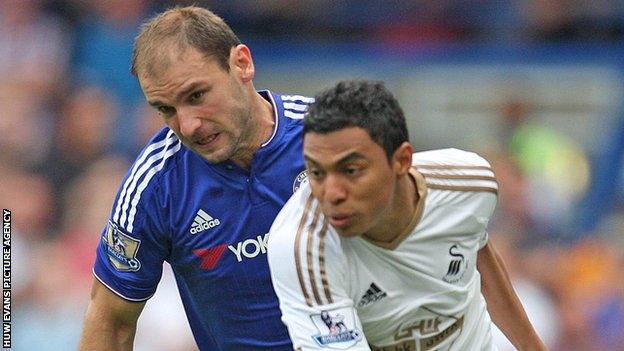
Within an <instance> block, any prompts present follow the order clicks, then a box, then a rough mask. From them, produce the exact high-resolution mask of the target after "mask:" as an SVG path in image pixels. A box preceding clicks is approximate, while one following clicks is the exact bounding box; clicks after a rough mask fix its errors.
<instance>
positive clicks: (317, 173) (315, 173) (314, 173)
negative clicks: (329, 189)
mask: <svg viewBox="0 0 624 351" xmlns="http://www.w3.org/2000/svg"><path fill="white" fill-rule="evenodd" d="M308 174H309V176H310V178H312V179H321V178H322V177H323V172H322V171H321V170H319V169H318V168H308Z"/></svg>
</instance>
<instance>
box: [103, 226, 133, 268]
mask: <svg viewBox="0 0 624 351" xmlns="http://www.w3.org/2000/svg"><path fill="white" fill-rule="evenodd" d="M102 245H103V246H104V249H105V250H106V254H107V255H108V260H109V261H110V263H111V264H112V265H113V266H114V267H115V269H116V270H118V271H121V272H136V271H138V270H139V269H140V268H141V262H139V260H137V258H136V254H137V252H138V251H139V246H140V245H141V240H139V239H135V238H133V237H131V236H130V235H128V234H126V233H124V232H123V231H121V229H119V228H118V227H117V226H116V225H115V224H114V223H112V222H110V221H109V222H108V226H107V228H106V232H105V233H104V235H103V236H102Z"/></svg>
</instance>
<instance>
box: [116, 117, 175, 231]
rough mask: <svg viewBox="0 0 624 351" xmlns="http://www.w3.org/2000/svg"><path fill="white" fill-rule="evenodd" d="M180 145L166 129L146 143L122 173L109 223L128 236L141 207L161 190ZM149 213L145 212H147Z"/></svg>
mask: <svg viewBox="0 0 624 351" xmlns="http://www.w3.org/2000/svg"><path fill="white" fill-rule="evenodd" d="M183 148H184V147H183V145H182V143H181V142H180V140H179V139H178V138H177V137H176V135H175V134H174V133H173V131H171V130H170V129H169V128H163V129H162V130H160V131H159V132H158V133H157V134H156V135H154V137H153V138H152V139H151V140H150V141H149V142H148V144H147V145H146V146H145V147H144V148H143V150H142V151H141V152H140V153H139V155H138V156H137V158H136V159H135V161H134V163H133V164H132V166H131V167H130V169H129V170H128V172H127V173H126V175H125V177H124V180H123V181H122V183H121V186H120V188H119V190H118V193H117V196H116V198H115V203H114V206H113V211H112V215H111V221H112V222H113V223H114V224H116V225H117V226H119V227H120V228H124V229H125V230H127V231H128V232H132V231H133V228H134V227H135V226H136V219H137V217H140V216H141V214H142V211H138V209H139V208H142V209H146V208H147V206H146V205H145V204H146V203H147V202H149V201H150V199H151V198H153V196H154V195H155V194H156V193H157V192H158V190H166V189H161V186H162V184H163V182H161V181H159V179H160V178H161V177H163V175H165V174H167V173H168V172H169V171H170V170H171V169H172V168H174V167H175V166H176V165H177V164H178V157H179V156H180V153H181V151H183ZM147 210H149V208H147ZM138 212H139V213H138Z"/></svg>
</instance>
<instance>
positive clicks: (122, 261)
mask: <svg viewBox="0 0 624 351" xmlns="http://www.w3.org/2000/svg"><path fill="white" fill-rule="evenodd" d="M173 141H174V140H173V139H172V138H169V139H167V140H164V141H163V142H161V143H160V144H158V143H155V144H153V146H150V148H147V149H146V150H145V151H144V154H143V156H142V157H141V158H139V159H138V160H137V161H136V162H135V165H134V166H133V168H132V169H131V170H130V171H129V172H128V174H127V175H126V178H125V179H124V181H123V183H122V186H121V187H120V189H119V192H118V194H117V197H116V199H115V202H114V204H113V209H112V211H111V215H110V217H109V220H108V223H107V225H106V227H105V228H104V230H103V231H102V235H101V240H100V242H99V244H98V247H97V257H96V260H95V265H94V268H93V273H94V274H95V277H96V278H97V279H98V280H99V281H100V282H102V283H103V284H104V285H106V286H107V287H108V288H109V289H110V290H112V291H113V292H114V293H116V294H117V295H119V296H121V297H123V298H124V299H126V300H130V301H144V300H147V299H149V298H150V297H151V296H152V295H153V294H154V292H156V286H157V285H158V282H159V281H160V277H161V275H162V266H163V262H164V261H165V259H167V257H168V256H169V250H170V249H169V247H170V245H169V239H168V238H169V234H168V233H169V231H168V228H169V227H168V226H167V225H166V223H165V221H164V220H163V218H165V217H166V216H165V215H163V213H164V212H165V211H164V210H165V209H166V208H167V207H168V206H167V204H166V203H165V202H166V197H165V196H161V194H160V193H159V185H158V184H159V183H160V182H159V181H160V175H162V173H161V171H162V167H163V165H164V163H165V162H164V161H165V160H166V159H167V158H168V157H169V156H170V155H173V153H175V151H176V150H177V149H176V148H175V146H176V145H179V143H177V144H176V143H174V142H173ZM178 148H179V147H178ZM159 150H161V151H159Z"/></svg>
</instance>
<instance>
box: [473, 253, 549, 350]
mask: <svg viewBox="0 0 624 351" xmlns="http://www.w3.org/2000/svg"><path fill="white" fill-rule="evenodd" d="M477 269H478V270H479V273H480V274H481V292H482V293H483V296H484V297H485V300H486V301H487V309H488V312H489V313H490V315H491V316H492V320H493V322H494V323H495V324H496V325H497V326H498V327H499V328H500V330H501V331H502V332H503V333H504V334H505V335H506V336H507V338H509V340H510V341H511V343H512V344H513V345H514V346H515V347H516V348H517V349H518V350H521V351H524V350H531V351H532V350H547V348H546V345H544V343H543V342H542V341H541V340H540V338H539V336H538V335H537V332H536V331H535V329H533V326H532V325H531V322H530V321H529V318H528V317H527V315H526V313H525V312H524V308H523V307H522V304H521V302H520V299H519V298H518V296H517V295H516V293H515V291H514V290H513V286H512V285H511V281H510V279H509V275H508V274H507V270H506V269H505V265H504V263H503V260H502V259H501V257H500V256H499V255H498V253H497V252H496V250H495V249H494V246H493V245H492V244H491V243H490V242H488V243H487V244H486V245H485V246H484V247H483V248H482V249H481V250H479V253H478V256H477Z"/></svg>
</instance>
